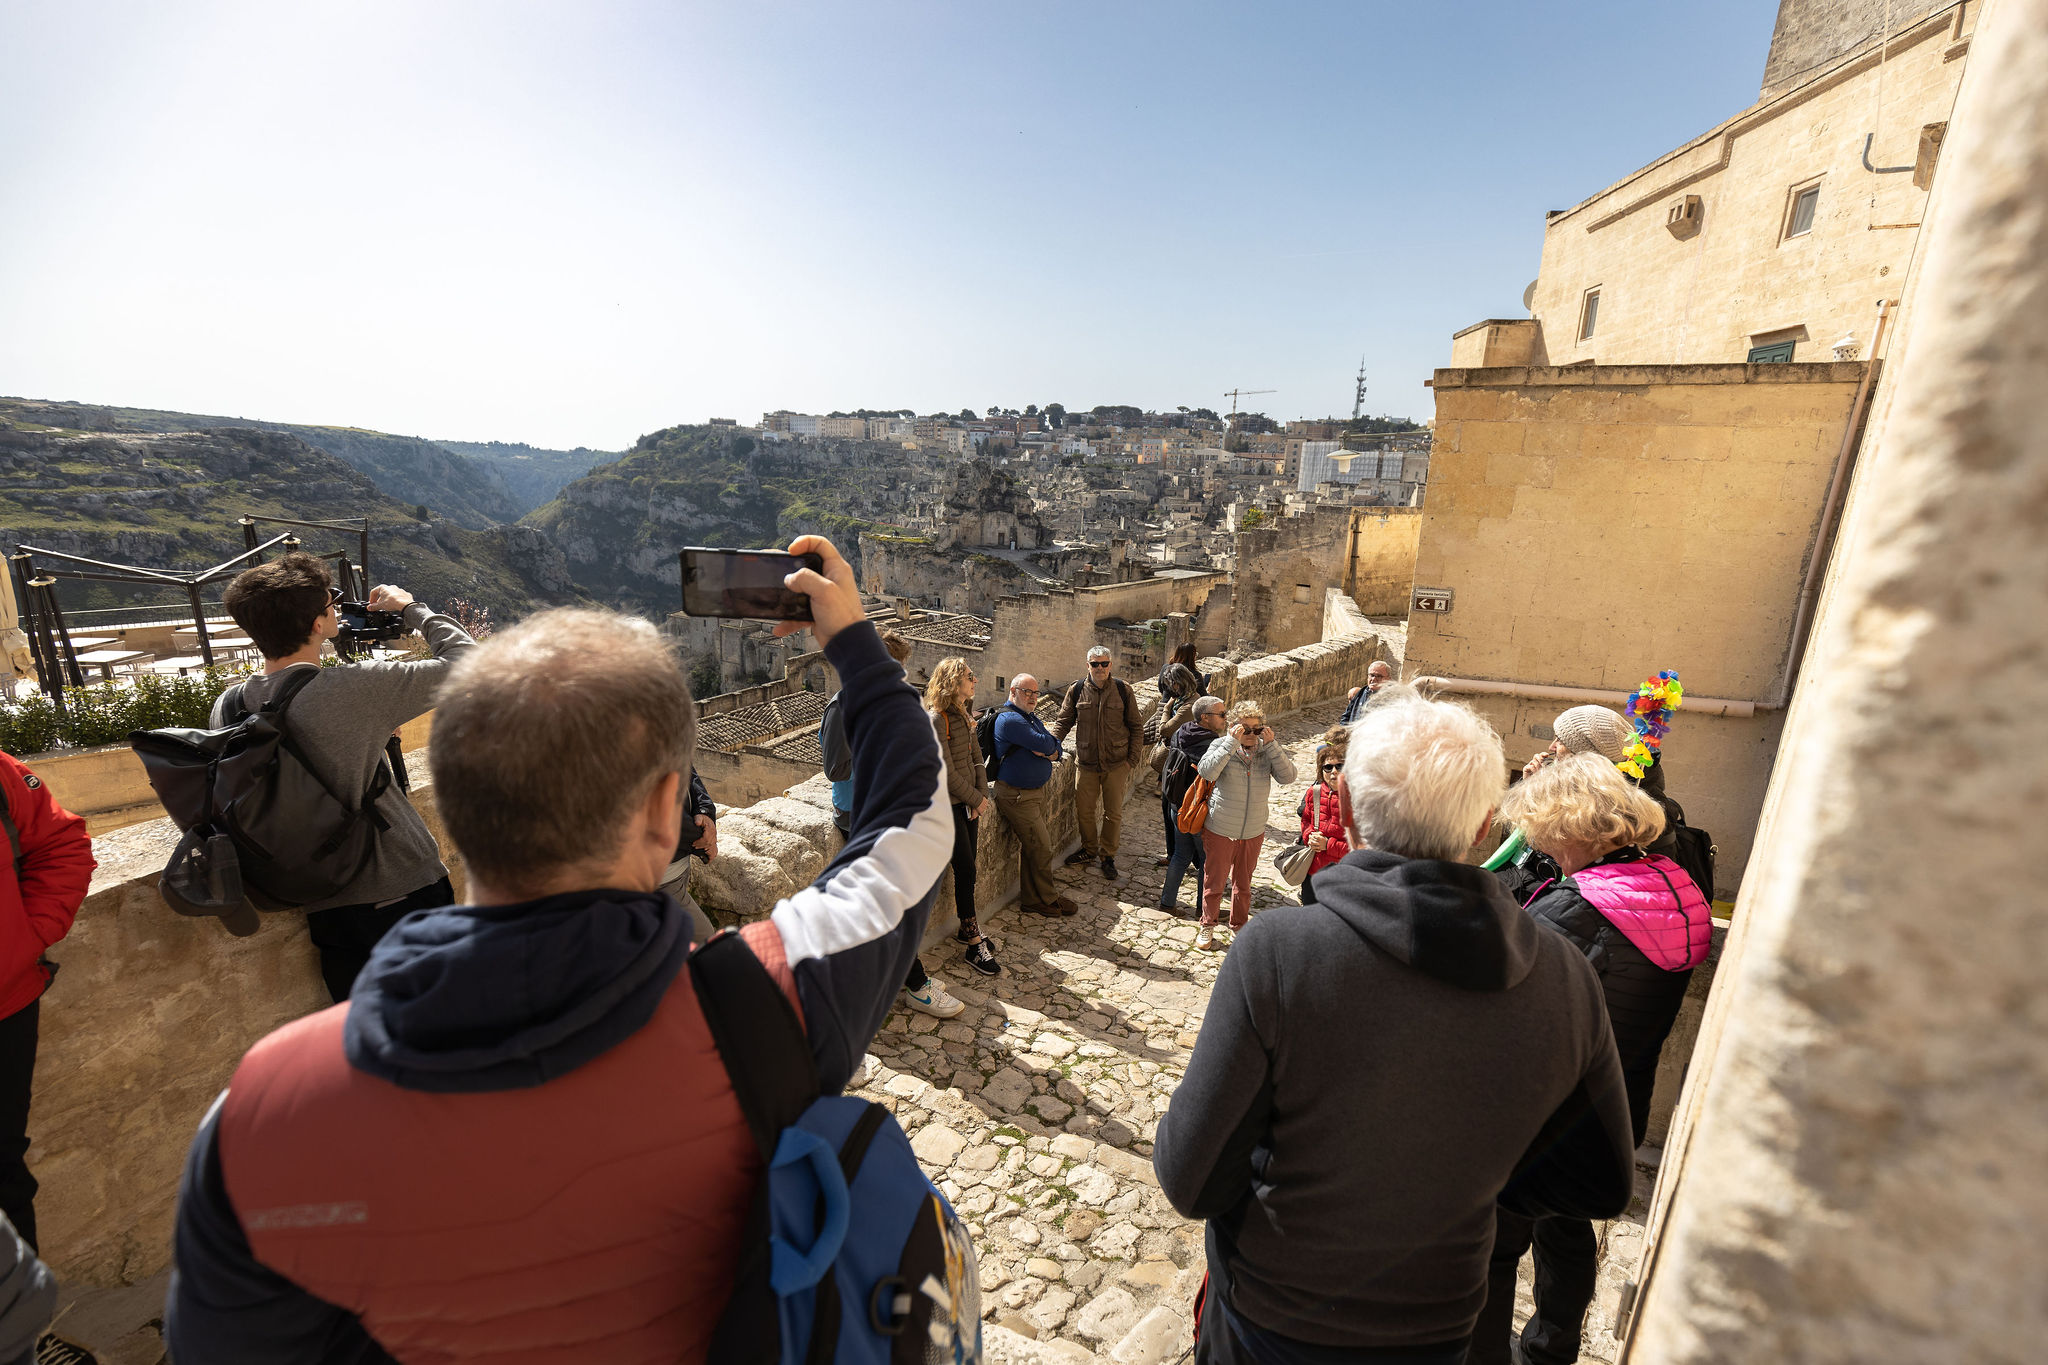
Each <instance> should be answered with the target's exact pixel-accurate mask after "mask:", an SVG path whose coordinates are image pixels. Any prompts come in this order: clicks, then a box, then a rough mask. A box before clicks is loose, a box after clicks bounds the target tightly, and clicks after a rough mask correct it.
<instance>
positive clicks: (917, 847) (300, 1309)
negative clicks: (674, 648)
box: [165, 536, 953, 1365]
mask: <svg viewBox="0 0 2048 1365" xmlns="http://www.w3.org/2000/svg"><path fill="white" fill-rule="evenodd" d="M790 548H791V550H792V551H793V552H795V553H799V554H801V553H804V552H806V551H809V552H814V553H816V554H818V555H819V557H820V559H821V560H822V561H823V566H824V568H823V572H822V573H820V572H817V571H814V570H811V569H808V568H806V569H803V570H801V571H799V572H796V573H793V574H791V575H789V577H788V579H787V586H788V587H789V588H790V589H791V590H793V591H796V592H801V593H803V594H805V595H806V596H807V597H809V598H810V612H811V616H812V618H813V619H812V620H811V621H810V622H808V623H802V624H801V625H798V623H793V622H792V623H786V624H790V625H798V628H808V629H810V630H812V631H814V632H815V634H816V635H817V638H818V639H819V641H820V642H821V644H822V645H823V647H824V650H825V656H826V659H827V661H828V662H829V663H830V664H831V665H832V667H833V669H834V670H835V671H836V672H837V673H838V674H839V678H840V681H841V684H842V687H843V692H842V696H843V698H844V704H845V709H846V717H847V735H848V739H849V742H850V744H851V746H852V749H853V773H854V789H853V796H852V802H853V804H852V815H853V821H852V834H851V835H850V837H849V838H848V839H847V842H846V845H845V847H844V848H842V849H841V850H840V851H839V853H838V854H837V855H836V856H835V857H833V859H832V860H831V862H830V863H829V864H827V866H826V867H825V870H824V872H823V873H822V874H821V875H820V876H819V877H818V879H817V880H816V881H815V882H814V883H812V884H811V885H809V886H807V887H804V888H802V889H801V890H798V891H796V892H794V893H793V894H792V895H790V896H788V897H787V898H785V899H783V900H782V901H781V902H780V903H778V904H777V905H776V907H775V909H774V912H773V914H772V915H770V916H769V917H768V918H765V919H761V920H757V921H755V922H753V923H751V924H748V925H747V926H746V927H745V928H744V929H742V930H741V931H740V933H739V934H738V935H737V939H738V943H737V944H734V943H732V942H729V941H720V942H721V943H722V945H723V946H722V949H721V948H720V947H716V946H714V947H713V949H712V951H713V952H717V951H725V952H726V953H727V954H728V959H727V960H730V954H731V952H733V951H735V950H736V949H739V948H742V947H743V948H744V950H745V951H747V952H750V953H751V954H752V956H753V957H754V958H755V959H757V960H758V965H759V967H760V968H761V969H762V972H761V976H762V979H761V981H760V986H761V988H762V994H761V996H759V997H752V998H745V999H741V998H740V997H739V996H738V995H737V994H736V993H731V992H728V994H727V995H725V996H724V997H723V998H721V999H720V1000H719V1001H717V1002H715V1008H714V1007H713V1006H711V1005H707V1004H706V1003H704V1002H702V1001H700V999H699V998H698V995H697V992H696V984H695V983H696V978H695V976H693V974H692V972H691V971H690V969H689V961H690V957H691V953H692V950H693V946H695V945H693V942H692V935H691V932H690V924H689V919H688V917H687V916H686V915H685V914H684V912H683V910H682V908H681V907H680V906H679V905H677V904H676V902H675V901H674V900H673V899H671V898H670V897H668V896H666V895H663V894H662V893H661V891H660V890H659V884H660V878H661V875H662V873H663V871H664V869H665V868H666V867H667V865H668V863H669V861H670V859H671V857H672V856H673V854H674V852H675V847H676V841H677V837H678V833H679V831H680V828H681V825H682V822H683V819H684V813H683V806H684V803H683V797H682V793H683V790H684V786H685V782H686V777H685V774H687V773H688V772H689V771H690V767H691V757H692V752H693V750H694V747H695V737H696V714H695V707H694V705H693V704H692V702H691V699H690V694H689V687H688V684H687V682H686V681H685V679H684V676H683V673H682V671H681V670H680V669H679V668H678V667H677V666H676V660H675V656H674V654H673V653H672V652H671V651H670V650H669V649H668V647H667V645H666V643H665V642H664V641H663V639H662V637H661V636H660V635H658V634H657V633H656V632H655V630H654V627H653V626H652V625H650V624H648V623H647V622H645V621H642V620H638V619H635V618H632V617H626V616H621V615H617V614H615V613H611V612H599V611H588V610H573V609H558V610H554V611H548V612H543V613H541V614H539V615H537V616H534V617H531V618H529V619H527V620H526V621H523V622H521V623H519V624H518V625H515V626H513V627H512V628H511V629H509V630H505V631H500V632H498V633H497V634H494V635H493V636H492V637H491V638H490V639H488V640H486V641H484V642H483V643H482V644H481V645H479V646H477V648H476V651H475V653H474V654H473V655H472V656H471V657H470V658H468V659H466V660H464V661H462V662H461V663H458V664H457V665H456V666H455V668H454V669H453V670H452V672H451V674H450V676H449V679H448V681H447V684H446V686H445V687H444V688H443V690H442V693H441V696H440V698H439V701H438V704H437V707H436V710H435V713H434V735H433V739H432V742H431V746H430V750H429V755H430V760H431V763H432V766H433V773H434V787H435V791H436V794H437V798H438V802H439V807H440V811H441V816H442V820H443V821H444V823H445V826H446V828H447V831H448V835H449V838H450V839H452V840H453V841H454V843H455V846H456V847H457V848H458V849H460V850H461V853H462V858H463V863H464V865H465V867H466V868H467V869H468V872H469V886H468V896H469V903H468V904H466V905H457V906H448V907H444V908H441V909H436V910H430V911H427V912H426V913H424V914H421V915H417V916H414V917H413V918H411V919H409V920H407V921H406V922H405V923H404V924H402V925H400V926H399V927H398V928H397V929H395V930H394V931H393V932H392V933H391V934H390V936H389V937H387V938H386V939H385V940H384V942H382V943H381V944H379V945H378V946H377V950H376V952H375V953H374V954H373V956H372V958H371V960H370V964H369V965H368V966H367V967H366V968H364V970H363V973H362V976H361V978H360V979H359V981H358V982H357V984H356V991H355V994H354V996H353V998H351V999H350V1000H349V1001H348V1003H347V1004H345V1005H341V1006H338V1007H336V1008H334V1009H330V1010H323V1011H322V1012H320V1013H318V1014H315V1015H311V1016H309V1017H308V1018H305V1019H301V1020H298V1021H296V1022H295V1023H292V1024H288V1025H286V1026H285V1027H284V1028H283V1029H280V1030H279V1031H278V1032H276V1033H273V1034H271V1035H270V1036H269V1037H268V1038H266V1039H264V1040H263V1041H262V1042H260V1043H258V1044H257V1045H256V1046H255V1047H254V1048H253V1049H251V1050H250V1052H249V1054H248V1056H247V1057H245V1058H244V1059H243V1061H242V1063H241V1065H240V1066H239V1067H238V1068H237V1070H236V1072H235V1075H234V1079H233V1080H232V1082H231V1083H230V1084H229V1087H228V1090H227V1092H226V1094H225V1095H224V1096H223V1097H222V1098H221V1100H219V1101H218V1102H217V1103H216V1104H215V1105H214V1107H213V1109H212V1110H211V1111H210V1112H209V1113H208V1114H207V1116H206V1118H205V1120H204V1121H203V1122H202V1124H201V1126H200V1131H199V1134H198V1136H197V1138H196V1139H195V1141H194V1143H193V1147H192V1152H191V1156H190V1158H189V1160H188V1162H187V1164H186V1168H185V1176H184V1183H183V1186H182V1188H181V1190H180V1192H179V1200H178V1222H177V1233H176V1244H175V1252H176V1258H175V1259H176V1271H175V1273H174V1276H173V1279H172V1281H171V1291H170V1298H169V1303H168V1305H167V1307H166V1312H165V1335H166V1338H167V1341H168V1344H169V1346H170V1350H171V1353H172V1355H173V1356H174V1357H175V1358H176V1359H178V1360H180V1361H209V1362H220V1363H222V1365H235V1363H236V1362H249V1363H250V1365H255V1362H263V1365H313V1363H314V1362H319V1363H321V1365H330V1363H331V1365H342V1363H343V1362H346V1365H366V1362H370V1361H381V1360H386V1359H393V1358H395V1359H399V1360H440V1361H456V1360H482V1359H486V1358H489V1359H501V1360H511V1359H514V1358H516V1359H518V1360H521V1361H529V1362H536V1365H537V1363H538V1362H543V1361H548V1362H552V1361H560V1362H565V1365H566V1363H567V1362H585V1361H627V1360H636V1361H639V1360H646V1361H653V1360H662V1361H701V1360H705V1359H718V1360H728V1359H739V1358H741V1354H740V1353H739V1352H738V1351H736V1350H731V1349H728V1350H725V1351H723V1352H722V1353H721V1352H720V1351H719V1349H718V1346H717V1342H716V1340H715V1334H716V1333H717V1332H718V1330H719V1325H720V1320H721V1314H722V1313H723V1312H724V1310H725V1308H726V1305H727V1303H728V1301H729V1300H730V1299H731V1297H732V1295H733V1292H734V1285H735V1280H736V1275H737V1269H736V1267H737V1266H738V1265H739V1263H740V1262H741V1260H742V1259H743V1256H742V1249H743V1247H747V1246H754V1247H760V1248H763V1249H764V1250H765V1244H766V1241H767V1239H766V1236H765V1235H761V1234H758V1233H757V1240H754V1241H749V1240H748V1236H749V1235H748V1231H747V1226H746V1224H747V1218H748V1209H749V1203H750V1200H751V1198H752V1193H753V1191H754V1189H755V1187H756V1186H757V1185H758V1184H759V1182H760V1180H761V1178H762V1174H763V1167H764V1163H763V1161H762V1157H761V1153H760V1149H759V1147H758V1146H757V1144H756V1139H755V1137H754V1135H753V1134H752V1132H751V1131H750V1129H749V1126H748V1121H747V1118H746V1114H745V1111H744V1110H743V1109H742V1106H741V1102H740V1098H739V1096H738V1094H737V1093H736V1092H735V1090H734V1087H733V1080H732V1078H731V1077H730V1075H729V1074H728V1072H727V1070H726V1067H725V1064H724V1063H723V1062H722V1061H721V1059H720V1052H719V1048H718V1046H717V1045H716V1042H715V1040H714V1036H713V1032H712V1029H713V1024H712V1023H711V1022H710V1020H708V1019H707V1014H710V1015H715V1016H716V1017H717V1018H718V1019H720V1020H721V1021H722V1026H726V1027H732V1028H735V1029H741V1028H751V1027H758V1028H761V1029H774V1028H779V1027H783V1025H781V1024H778V1022H777V1018H776V1017H771V1016H779V1017H780V1018H782V1019H784V1020H786V1025H787V1027H791V1028H797V1029H800V1030H801V1032H802V1035H803V1037H804V1039H805V1041H806V1043H807V1044H808V1047H809V1049H810V1053H811V1057H812V1060H813V1062H814V1063H815V1068H816V1073H815V1078H816V1082H817V1085H818V1087H819V1088H820V1089H821V1090H822V1091H823V1092H824V1093H826V1094H831V1093H835V1092H837V1091H838V1090H839V1089H840V1088H841V1087H842V1086H843V1085H844V1084H845V1083H846V1081H847V1079H848V1077H849V1076H850V1075H851V1074H852V1072H853V1070H854V1068H855V1067H856V1066H857V1065H858V1064H859V1063H860V1060H861V1053H862V1050H863V1049H864V1048H865V1047H866V1046H867V1044H868V1043H869V1042H870V1041H871V1040H872V1039H873V1037H874V1034H875V1031H876V1030H877V1029H878V1028H880V1026H881V1024H882V1021H883V1019H884V1018H885V1017H886V1016H887V1014H888V1011H889V1007H890V1004H891V1003H892V1002H893V1000H894V999H895V996H896V992H897V990H898V989H899V988H900V987H901V986H902V984H903V978H904V973H905V972H907V971H908V970H909V968H910V963H911V960H912V958H913V957H915V956H916V953H917V948H918V943H919V940H920V939H921V938H922V937H923V934H924V929H925V924H926V921H927V920H928V919H929V917H930V915H931V906H932V899H933V896H934V895H935V893H936V891H937V888H938V882H939V877H940V874H941V873H942V872H943V871H944V870H945V868H946V864H947V861H948V859H949V858H950V857H951V855H952V850H953V824H952V818H951V814H950V809H949V803H948V801H947V792H946V782H945V775H944V772H943V769H942V767H941V763H940V756H939V745H938V737H937V735H936V733H935V732H934V730H933V728H932V723H931V720H930V719H929V718H928V717H927V716H926V715H925V713H924V711H923V709H922V708H921V706H920V705H919V700H918V696H917V694H916V693H915V692H913V691H912V690H911V689H910V687H909V686H908V685H907V683H906V682H905V681H904V677H903V670H902V668H901V667H899V666H898V665H897V664H896V662H895V661H894V660H892V659H891V658H890V657H889V656H888V654H887V653H886V652H884V650H883V648H882V644H881V641H880V640H879V639H878V638H877V637H876V634H875V629H874V627H873V626H872V625H871V624H869V623H868V621H867V620H866V619H865V617H864V615H863V613H862V610H861V603H860V594H859V592H858V590H857V589H856V588H855V586H854V577H853V570H852V568H851V567H850V566H849V565H848V564H847V563H846V561H845V560H844V559H843V558H841V556H840V555H839V552H838V551H837V550H835V549H834V548H833V547H832V545H831V543H830V542H829V541H826V540H824V539H822V538H819V537H812V536H806V537H802V538H800V539H798V540H797V542H796V543H795V544H794V545H792V546H791V547H790ZM784 633H789V632H788V631H785V632H784ZM785 1005H786V1006H787V1008H786V1009H784V1008H783V1006H785ZM736 1006H743V1007H744V1012H738V1010H737V1008H736ZM728 1010H733V1011H734V1012H730V1013H729V1012H727V1011H728ZM835 1165H836V1163H835ZM782 1260H783V1256H782V1251H781V1249H780V1248H779V1247H778V1249H777V1250H776V1252H775V1265H776V1268H777V1273H778V1274H779V1273H780V1270H781V1265H782ZM766 1311H768V1312H769V1313H770V1314H771V1315H772V1312H773V1307H772V1304H771V1305H769V1307H768V1308H767V1310H766ZM847 1311H848V1313H849V1314H860V1315H862V1317H863V1318H866V1317H867V1316H868V1315H869V1314H870V1308H869V1306H868V1305H867V1304H866V1303H865V1301H862V1302H858V1303H854V1304H852V1305H850V1306H849V1308H848V1310H847ZM771 1354H772V1353H771ZM745 1358H747V1359H753V1358H754V1357H753V1356H751V1355H748V1356H746V1357H745Z"/></svg>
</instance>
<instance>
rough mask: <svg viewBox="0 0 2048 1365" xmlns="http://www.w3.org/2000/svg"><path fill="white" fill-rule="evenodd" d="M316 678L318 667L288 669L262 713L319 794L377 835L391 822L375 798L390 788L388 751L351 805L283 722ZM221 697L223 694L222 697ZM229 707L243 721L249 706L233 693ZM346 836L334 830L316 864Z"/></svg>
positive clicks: (320, 849) (315, 853)
mask: <svg viewBox="0 0 2048 1365" xmlns="http://www.w3.org/2000/svg"><path fill="white" fill-rule="evenodd" d="M319 676H320V670H319V669H318V668H317V667H314V668H292V669H287V670H286V672H285V676H284V681H282V682H280V683H279V684H278V685H277V694H276V695H275V696H273V697H271V698H269V699H268V700H267V701H265V702H264V703H263V710H264V711H266V712H268V713H269V714H271V715H273V716H275V717H276V718H277V720H278V722H279V724H278V728H277V742H278V743H279V744H280V745H281V746H283V748H284V750H285V752H286V753H289V754H290V755H291V756H292V757H293V758H295V759H297V760H298V762H299V766H300V767H302V768H304V769H305V770H306V771H307V772H308V773H311V774H312V776H313V780H314V781H315V782H318V783H319V784H320V787H321V790H323V791H325V792H326V793H327V794H328V795H329V796H330V797H332V798H334V804H335V805H337V806H340V807H341V808H342V809H343V810H345V811H348V812H349V813H350V814H351V815H358V816H366V817H368V819H369V821H370V823H372V824H374V825H375V826H376V827H377V831H378V833H380V834H381V833H383V832H385V831H387V830H389V829H390V828H391V822H390V821H389V820H387V819H385V818H384V812H382V811H380V810H378V809H377V800H378V798H379V797H381V796H383V795H384V791H385V788H387V787H389V786H390V785H391V765H390V762H389V759H390V751H389V750H388V749H387V750H386V752H385V755H384V759H383V760H381V761H379V762H378V764H377V771H376V773H375V775H374V776H372V777H371V778H370V785H369V787H368V788H367V789H366V790H365V791H364V792H363V795H362V798H361V799H360V800H359V801H355V802H350V801H349V800H348V799H347V798H345V797H343V796H342V794H341V793H340V792H338V791H336V790H335V789H334V784H333V783H332V782H329V781H328V780H327V776H326V774H324V773H322V772H321V771H320V766H319V765H318V764H316V763H315V762H313V758H312V755H310V754H308V753H307V752H306V751H305V750H304V749H302V748H300V747H299V741H298V737H297V736H296V735H294V734H293V733H292V728H291V724H290V722H289V721H287V720H286V718H285V711H286V709H287V708H288V707H289V706H290V705H291V703H292V699H293V698H294V697H296V696H298V695H299V693H301V692H303V691H305V690H306V684H308V683H310V682H312V681H313V679H315V678H317V677H319ZM222 695H226V694H225V693H223V694H222ZM232 704H233V705H234V706H235V707H236V708H237V709H238V710H240V711H241V713H242V715H243V716H244V717H246V716H247V715H248V714H249V708H248V705H247V703H245V702H244V701H243V700H242V696H241V694H240V692H237V693H236V695H235V699H234V702H233V703H232ZM349 832H350V826H349V825H343V826H342V827H341V828H339V829H337V830H335V831H334V833H333V834H331V835H329V836H328V837H327V841H326V842H325V843H323V844H321V845H320V847H318V848H316V849H314V850H313V857H314V858H315V859H316V860H317V859H320V858H324V857H326V856H327V855H328V854H330V853H332V852H334V850H335V849H337V848H340V847H341V845H342V842H343V841H344V840H345V839H347V838H348V836H349Z"/></svg>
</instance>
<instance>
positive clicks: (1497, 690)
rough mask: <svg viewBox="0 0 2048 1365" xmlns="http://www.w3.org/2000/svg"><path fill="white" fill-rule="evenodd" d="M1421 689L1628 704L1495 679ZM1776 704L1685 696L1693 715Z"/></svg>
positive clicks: (1418, 681)
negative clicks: (1496, 680)
mask: <svg viewBox="0 0 2048 1365" xmlns="http://www.w3.org/2000/svg"><path fill="white" fill-rule="evenodd" d="M1409 681H1410V682H1411V683H1413V684H1414V685H1415V686H1417V687H1430V688H1434V689H1436V690H1437V691H1439V692H1479V693H1485V694H1488V695H1491V696H1500V697H1532V698H1536V699H1538V700H1542V701H1570V702H1595V703H1599V704H1601V705H1605V706H1620V705H1622V704H1623V703H1625V702H1626V701H1627V700H1628V697H1629V694H1628V693H1626V692H1613V691H1608V690H1606V689H1604V688H1596V687H1552V686H1550V685H1549V684H1546V683H1515V682H1495V681H1494V680H1492V679H1491V678H1439V677H1436V676H1433V675H1431V676H1425V677H1420V678H1411V679H1409ZM1772 706H1773V703H1771V702H1766V701H1737V700H1734V699H1733V698H1729V697H1695V696H1694V695H1692V693H1690V692H1688V693H1686V694H1685V710H1686V712H1687V713H1688V714H1691V715H1708V716H1739V717H1748V716H1753V715H1755V714H1756V713H1757V712H1758V711H1768V710H1770V709H1772Z"/></svg>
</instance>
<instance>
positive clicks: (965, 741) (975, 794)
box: [932, 707, 988, 810]
mask: <svg viewBox="0 0 2048 1365" xmlns="http://www.w3.org/2000/svg"><path fill="white" fill-rule="evenodd" d="M932 724H933V725H936V726H937V727H938V729H939V753H940V754H941V755H942V756H943V757H944V758H945V760H946V799H947V800H948V801H951V802H952V803H953V804H954V805H956V806H965V807H967V808H968V809H969V810H972V809H974V807H976V806H978V805H980V804H981V802H982V800H983V798H984V797H986V796H987V795H988V788H987V785H986V784H985V783H984V781H983V778H984V777H985V776H986V773H985V770H984V769H983V768H982V766H981V746H980V745H979V744H976V743H975V742H974V722H973V721H971V720H969V719H968V718H967V715H966V713H965V712H963V711H961V710H960V709H959V708H958V707H954V708H952V709H950V710H946V711H941V712H939V713H938V714H937V715H936V716H933V717H932Z"/></svg>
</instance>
